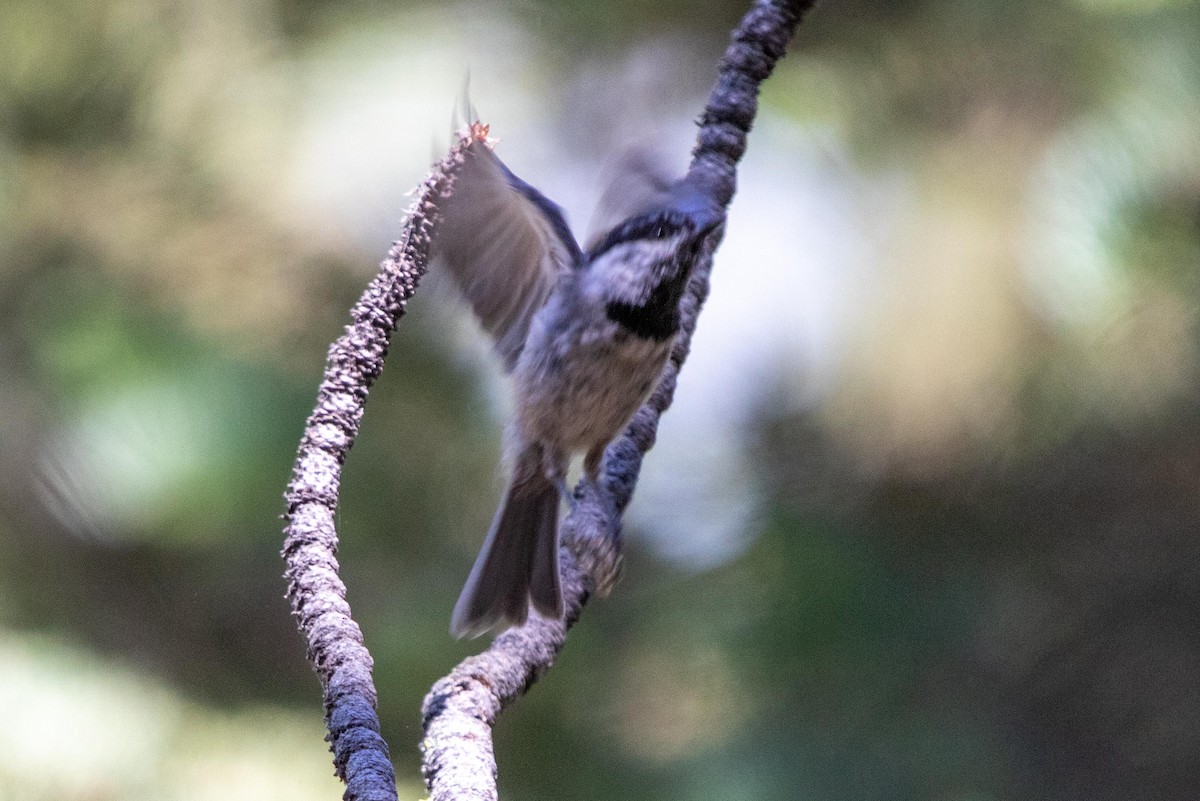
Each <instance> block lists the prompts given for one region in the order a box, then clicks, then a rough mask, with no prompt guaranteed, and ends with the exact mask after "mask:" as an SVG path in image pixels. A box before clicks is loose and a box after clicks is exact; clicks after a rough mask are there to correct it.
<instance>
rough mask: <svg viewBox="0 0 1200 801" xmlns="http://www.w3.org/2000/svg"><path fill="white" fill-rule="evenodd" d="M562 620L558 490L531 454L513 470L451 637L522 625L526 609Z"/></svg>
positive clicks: (537, 455)
mask: <svg viewBox="0 0 1200 801" xmlns="http://www.w3.org/2000/svg"><path fill="white" fill-rule="evenodd" d="M531 601H532V602H533V606H534V608H535V609H537V610H538V612H540V613H542V614H543V615H546V616H548V617H561V616H562V612H563V601H562V589H561V588H560V586H559V580H558V488H557V487H556V486H555V485H554V484H553V483H552V482H551V481H550V480H549V479H548V478H547V477H546V475H545V473H544V471H543V470H542V465H541V458H540V449H537V448H529V449H528V450H526V451H525V453H524V454H523V455H522V456H521V458H520V459H519V460H518V462H517V464H516V465H515V469H514V470H513V478H512V482H511V483H510V484H509V486H508V492H507V494H506V495H505V496H504V501H503V502H502V503H501V504H500V508H499V509H498V510H497V511H496V517H495V519H494V520H493V521H492V528H491V531H489V532H488V535H487V539H486V540H484V543H483V548H482V550H480V552H479V556H478V557H477V558H476V559H475V566H474V567H472V568H471V575H470V576H469V577H468V578H467V583H466V586H465V587H463V591H462V594H461V595H460V596H459V597H458V603H457V604H455V605H454V616H453V617H452V618H451V620H450V633H451V634H453V635H454V636H455V637H477V636H479V635H480V634H483V633H484V632H485V631H487V630H489V629H491V628H494V627H495V626H496V625H497V624H499V623H506V624H509V625H520V624H522V623H524V622H525V619H526V617H527V616H528V614H529V604H530V602H531Z"/></svg>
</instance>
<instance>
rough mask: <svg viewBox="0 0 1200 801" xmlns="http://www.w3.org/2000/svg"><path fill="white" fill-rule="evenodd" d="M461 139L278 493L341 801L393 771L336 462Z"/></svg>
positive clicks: (360, 322) (370, 300) (336, 353)
mask: <svg viewBox="0 0 1200 801" xmlns="http://www.w3.org/2000/svg"><path fill="white" fill-rule="evenodd" d="M470 141H471V140H470V138H469V137H464V138H463V139H462V140H461V141H459V142H458V144H457V145H455V147H453V148H452V149H451V150H450V153H449V154H448V155H447V156H446V158H444V159H443V160H442V161H441V162H439V163H438V164H436V165H434V167H433V169H432V170H431V171H430V174H429V176H428V177H427V178H426V179H425V181H424V182H423V183H422V184H421V186H420V187H419V190H418V193H417V197H416V199H415V200H414V201H413V203H412V206H411V207H410V208H409V211H408V215H407V219H406V220H405V223H404V229H403V231H402V232H401V235H400V239H399V240H397V241H396V242H395V243H393V245H392V247H391V250H390V251H389V252H388V255H387V258H386V259H384V261H383V262H382V263H381V264H380V270H379V274H378V275H377V276H376V277H375V279H374V280H373V281H371V283H370V285H369V286H368V287H367V289H366V291H365V292H364V293H363V295H362V297H361V298H359V300H358V302H357V303H356V304H355V305H354V308H353V309H352V310H351V312H350V316H351V318H352V320H353V323H352V324H350V325H348V326H346V332H345V333H344V334H343V335H342V336H341V337H339V338H338V339H337V341H336V342H334V343H333V345H331V346H330V348H329V356H328V358H327V360H326V364H325V375H324V378H323V380H322V381H321V385H320V388H319V389H318V390H317V403H316V407H315V409H314V410H313V413H312V415H311V416H310V417H309V418H308V422H307V423H306V424H305V428H304V436H303V438H302V439H301V441H300V448H299V452H298V453H297V455H296V464H295V467H294V469H293V472H292V480H291V481H290V482H289V484H288V488H287V492H286V493H285V494H284V499H285V501H286V503H287V512H286V513H285V515H284V519H285V520H286V521H287V523H286V526H285V528H284V535H285V539H284V545H283V557H284V559H285V561H286V562H287V570H286V572H285V573H284V576H285V578H286V579H287V581H288V589H287V597H288V600H289V601H291V604H292V614H294V615H295V616H296V619H297V625H298V626H299V628H300V631H301V633H303V635H304V638H305V640H306V641H307V643H308V659H309V662H311V663H312V666H313V669H314V670H316V672H317V674H318V676H320V679H321V685H322V687H323V689H324V695H325V722H326V725H327V726H328V728H329V734H328V735H327V737H326V739H328V740H329V743H330V747H331V749H332V751H333V764H334V769H335V770H336V772H337V775H338V777H339V778H341V779H342V780H343V781H344V782H345V783H346V792H345V794H344V798H345V799H346V800H347V801H395V799H396V777H395V774H394V772H393V770H392V763H391V761H390V760H389V759H388V749H387V743H385V742H384V740H383V737H382V736H380V734H379V719H378V717H377V716H376V714H375V701H376V696H375V685H374V683H373V681H372V678H371V668H372V661H371V655H370V653H368V651H367V649H366V647H365V646H364V645H363V638H362V632H361V631H360V630H359V628H358V624H357V623H355V622H354V620H353V618H352V617H351V616H350V606H349V604H348V603H347V602H346V587H345V585H344V584H343V583H342V581H341V579H340V578H339V577H338V563H337V547H338V538H337V531H336V530H335V528H334V513H335V511H336V509H337V503H338V488H339V484H340V480H341V471H342V465H343V463H344V462H345V460H346V454H347V453H348V452H349V450H350V447H351V445H353V444H354V439H355V437H356V436H357V435H358V428H359V423H360V422H361V421H362V416H363V409H364V406H365V404H366V400H367V392H368V391H369V390H370V388H371V386H372V385H373V384H374V383H375V379H377V378H378V377H379V374H380V372H381V371H382V370H383V360H384V357H385V356H386V355H387V349H388V343H389V340H390V338H391V334H392V332H393V331H394V330H395V328H396V324H397V322H398V321H399V319H400V317H401V316H403V315H404V310H405V306H406V304H407V302H408V300H409V299H410V298H411V297H412V296H413V293H414V292H416V289H417V283H418V282H419V281H420V280H421V276H422V275H424V273H425V269H426V265H427V263H428V260H429V245H430V239H431V236H432V233H433V228H434V226H435V224H436V223H437V220H438V211H437V207H438V202H439V200H441V199H442V198H444V197H446V196H447V195H448V194H449V192H450V189H451V187H452V186H453V183H454V177H455V175H456V173H457V171H458V168H459V166H460V165H461V164H462V160H463V152H464V151H465V149H466V146H467V145H468V144H469V142H470Z"/></svg>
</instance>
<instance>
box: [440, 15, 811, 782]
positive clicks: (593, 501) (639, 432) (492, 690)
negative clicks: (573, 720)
mask: <svg viewBox="0 0 1200 801" xmlns="http://www.w3.org/2000/svg"><path fill="white" fill-rule="evenodd" d="M813 2H814V0H793V1H792V2H785V1H784V0H760V2H758V3H756V4H755V6H754V7H753V8H752V9H751V10H750V11H749V12H748V13H747V14H746V16H745V17H744V18H743V19H742V21H741V24H740V25H739V26H738V27H737V29H736V30H735V31H734V33H733V36H732V42H731V43H730V45H729V47H728V49H727V50H726V51H725V56H724V58H723V59H722V62H721V67H720V72H719V75H718V78H717V82H716V85H715V86H714V87H713V90H712V93H711V94H710V96H709V100H708V105H707V106H706V107H705V110H704V114H703V115H702V116H701V118H700V132H699V135H698V138H697V145H696V148H695V150H694V151H693V153H692V164H691V166H690V168H689V174H690V175H692V176H693V177H695V178H697V179H699V180H700V185H701V186H704V187H705V188H706V190H707V191H708V192H709V193H710V196H711V197H712V198H713V199H714V200H716V201H717V202H718V203H719V204H720V205H721V207H722V208H726V207H727V206H728V205H729V202H730V201H731V200H732V198H733V195H734V191H735V189H736V168H737V162H738V160H739V159H741V157H742V154H743V153H744V152H745V150H746V135H747V134H748V133H749V130H750V126H751V124H752V123H753V121H754V117H755V114H756V112H757V108H758V87H759V85H760V84H761V83H762V81H764V80H765V79H766V78H767V77H768V76H769V75H770V74H771V71H772V69H773V68H774V66H775V63H776V62H777V61H778V60H779V59H780V58H781V57H782V56H783V54H784V52H785V51H786V49H787V44H788V42H789V41H790V40H791V37H792V34H793V33H794V32H795V29H796V26H797V25H798V24H799V22H800V18H801V17H802V16H803V14H804V12H805V11H807V10H808V9H809V8H810V7H811V6H812V5H813ZM723 229H724V226H720V227H718V229H717V230H716V231H715V232H714V234H713V235H712V236H710V237H709V239H708V240H707V241H706V242H705V245H704V247H703V248H702V249H701V251H700V253H699V254H698V256H697V262H696V264H695V266H694V267H693V272H692V278H691V280H690V282H689V284H688V288H687V292H686V293H685V295H684V297H683V300H682V307H681V313H682V320H683V322H682V332H681V333H680V334H679V336H678V338H677V339H676V341H675V346H674V349H673V350H672V352H671V357H670V361H669V362H668V363H667V366H666V367H665V368H664V370H663V375H662V378H661V380H660V382H659V384H658V387H657V389H656V390H655V391H654V393H653V395H651V397H650V398H649V400H647V401H646V403H645V404H644V405H643V406H642V408H641V409H639V410H638V412H637V413H636V414H635V415H634V418H633V420H632V421H631V422H630V424H629V426H628V428H627V429H626V431H625V433H624V434H623V435H622V436H621V437H620V438H619V439H618V440H616V441H615V442H614V443H613V444H612V445H611V446H609V448H608V451H607V453H606V455H605V470H604V475H603V476H602V477H601V479H600V482H599V486H597V485H595V484H590V483H588V482H582V483H581V484H580V485H579V486H578V487H577V488H576V490H575V495H576V505H575V507H574V509H573V510H572V512H571V514H570V515H568V517H567V519H566V520H565V521H564V523H563V532H562V538H563V544H564V545H565V546H566V547H564V548H563V549H562V551H561V553H560V554H559V559H560V565H561V571H562V589H563V601H564V606H565V609H566V613H565V615H564V619H563V620H561V621H559V620H547V619H545V618H542V617H540V616H538V615H537V614H536V613H531V615H530V618H529V620H528V622H526V624H525V625H524V626H521V627H520V628H514V629H509V630H508V631H506V632H504V633H502V634H501V635H499V636H498V637H496V639H495V640H494V641H493V642H492V644H491V646H490V647H489V648H488V649H487V650H486V651H484V652H483V653H481V654H479V655H478V656H473V657H469V658H467V659H465V660H464V661H463V662H461V663H460V664H459V665H458V666H457V667H455V668H454V670H452V671H451V672H450V674H449V675H448V676H446V677H445V678H443V679H441V680H439V681H438V682H437V683H436V684H434V686H433V688H432V689H431V690H430V692H429V695H427V696H426V698H425V703H424V705H423V707H422V722H423V725H424V729H425V738H424V740H423V741H422V743H421V751H422V754H423V757H424V758H423V764H422V772H423V773H424V776H425V782H426V785H427V786H428V787H429V800H430V801H495V799H496V798H497V791H496V760H495V755H494V752H493V749H492V725H493V724H494V723H495V721H496V718H497V716H498V715H499V714H500V712H501V711H502V710H503V709H504V708H505V706H507V705H508V704H509V703H511V702H512V701H514V700H515V699H517V698H519V697H520V696H521V695H522V694H524V693H525V691H526V690H528V689H529V688H530V687H531V686H532V685H533V683H534V682H536V681H537V680H538V679H539V678H541V676H542V675H543V674H544V673H545V672H546V671H547V670H549V668H550V666H551V665H552V664H553V663H554V659H555V658H556V657H557V655H558V652H559V651H560V650H561V649H562V646H563V644H564V642H565V641H566V636H567V630H568V629H569V628H570V627H571V626H572V625H574V623H575V621H576V620H578V619H579V615H580V614H581V612H582V610H583V607H584V605H585V604H586V603H587V602H588V599H589V598H590V597H591V596H592V595H593V594H600V595H606V594H607V593H608V590H609V589H610V588H611V587H612V584H613V583H614V582H615V580H616V578H617V574H618V572H619V569H620V553H621V513H622V512H623V511H624V509H625V507H626V505H628V503H629V500H630V498H631V497H632V496H633V489H634V486H635V485H636V483H637V477H638V473H639V471H640V470H641V464H642V459H643V457H644V456H645V453H646V452H647V451H648V450H649V449H650V448H651V447H653V445H654V441H655V438H656V436H657V432H658V421H659V418H660V417H661V415H662V413H663V412H664V411H666V410H667V408H668V407H669V406H670V405H671V400H672V398H673V397H674V394H675V385H676V380H677V377H678V375H679V370H680V368H681V367H682V366H683V362H684V360H685V359H686V358H687V354H688V350H689V348H690V345H691V338H692V333H693V332H694V331H695V328H696V319H697V316H698V315H699V312H700V308H701V306H702V305H703V303H704V300H705V298H706V297H707V295H708V279H709V273H710V271H711V269H712V255H713V252H714V250H715V249H716V247H717V245H718V244H719V242H720V238H721V236H722V234H723Z"/></svg>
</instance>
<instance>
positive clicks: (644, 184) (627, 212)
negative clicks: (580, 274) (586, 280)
mask: <svg viewBox="0 0 1200 801" xmlns="http://www.w3.org/2000/svg"><path fill="white" fill-rule="evenodd" d="M674 184H675V180H674V178H673V176H672V175H671V174H670V172H669V170H668V167H667V166H666V162H665V160H664V159H663V158H661V157H660V156H659V155H657V154H656V153H654V152H652V151H651V150H649V149H647V148H642V147H634V148H630V149H628V150H627V151H625V152H624V153H623V154H622V155H621V157H620V158H619V159H618V160H617V162H616V164H615V165H613V167H611V168H610V169H609V175H608V183H607V186H606V188H605V190H604V193H603V194H602V195H601V196H600V200H599V201H598V202H597V203H596V211H595V212H594V213H593V214H592V219H591V222H590V223H589V224H588V235H587V244H586V245H585V246H584V250H588V251H590V250H591V249H592V248H594V247H595V246H596V244H597V243H598V242H599V241H600V240H601V239H603V238H604V235H605V234H607V233H608V232H609V231H610V230H612V229H613V228H614V227H616V226H617V225H619V224H620V223H622V222H624V221H625V220H627V219H629V218H630V217H636V216H637V215H639V214H642V213H644V212H646V211H648V210H650V209H653V208H657V207H659V206H663V205H665V204H666V203H667V201H668V200H669V198H670V196H671V188H672V187H673V186H674Z"/></svg>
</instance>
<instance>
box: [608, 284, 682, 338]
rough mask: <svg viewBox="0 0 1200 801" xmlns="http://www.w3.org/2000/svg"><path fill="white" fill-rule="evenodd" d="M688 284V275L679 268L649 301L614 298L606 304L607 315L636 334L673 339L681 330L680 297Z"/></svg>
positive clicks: (655, 288) (656, 289) (653, 292)
mask: <svg viewBox="0 0 1200 801" xmlns="http://www.w3.org/2000/svg"><path fill="white" fill-rule="evenodd" d="M686 283H687V275H686V274H685V273H683V271H678V272H676V274H675V275H673V276H671V277H670V278H668V279H667V280H665V281H663V282H662V283H661V284H659V285H658V286H656V287H654V289H653V290H652V291H651V292H650V296H649V297H648V298H646V302H645V303H643V304H641V305H636V306H635V305H634V304H632V303H624V302H622V301H611V302H609V303H608V304H607V305H606V306H605V307H604V311H605V314H606V315H607V317H608V319H610V320H612V321H613V322H615V323H618V324H619V325H621V326H623V327H624V328H627V329H628V330H629V331H630V333H632V334H634V335H635V336H639V337H641V338H643V339H653V340H655V341H656V342H662V341H663V340H666V339H670V338H671V337H673V336H675V332H676V331H678V330H679V299H680V298H681V297H682V296H683V287H684V285H685V284H686Z"/></svg>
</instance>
